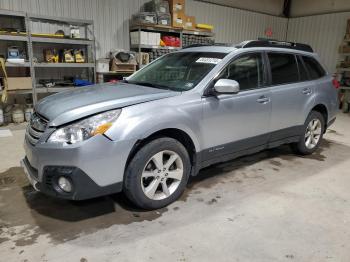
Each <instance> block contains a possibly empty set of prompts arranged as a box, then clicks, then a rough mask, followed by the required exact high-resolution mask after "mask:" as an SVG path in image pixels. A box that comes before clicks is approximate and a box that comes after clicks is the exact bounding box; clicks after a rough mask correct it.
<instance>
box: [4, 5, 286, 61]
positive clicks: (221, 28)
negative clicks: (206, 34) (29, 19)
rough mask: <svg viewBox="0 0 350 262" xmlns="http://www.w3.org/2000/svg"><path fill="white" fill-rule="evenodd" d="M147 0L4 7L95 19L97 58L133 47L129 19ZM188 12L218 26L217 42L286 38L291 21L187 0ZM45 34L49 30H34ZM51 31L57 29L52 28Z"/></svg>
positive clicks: (39, 28) (6, 6) (202, 20)
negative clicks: (268, 32) (267, 33)
mask: <svg viewBox="0 0 350 262" xmlns="http://www.w3.org/2000/svg"><path fill="white" fill-rule="evenodd" d="M144 2H147V0H0V8H2V9H10V10H16V11H25V12H30V13H35V14H41V15H52V16H61V17H74V18H80V19H92V20H94V23H95V36H96V45H97V57H98V58H99V57H102V56H105V54H106V53H107V52H109V51H110V50H111V49H113V48H114V49H116V48H123V49H128V48H129V35H128V33H129V19H130V17H131V15H132V14H134V13H136V12H137V11H139V10H140V7H141V6H142V4H143V3H144ZM186 4H187V6H186V10H187V11H186V12H187V14H188V15H194V16H196V18H197V21H198V22H205V23H211V24H213V25H214V26H215V32H216V41H217V42H232V43H238V42H240V41H243V40H247V39H254V38H257V37H259V36H262V37H263V36H264V32H265V29H266V28H271V29H272V31H273V38H278V39H284V37H285V30H286V25H287V19H285V18H280V17H274V16H269V15H264V14H257V13H254V12H249V11H243V10H238V9H234V8H229V7H223V6H218V5H213V4H208V3H202V2H197V1H193V0H187V3H186ZM34 28H35V29H36V30H38V31H45V30H46V29H47V26H46V27H45V26H44V27H37V26H35V27H34ZM51 29H52V30H51V32H53V31H55V30H56V28H53V27H51Z"/></svg>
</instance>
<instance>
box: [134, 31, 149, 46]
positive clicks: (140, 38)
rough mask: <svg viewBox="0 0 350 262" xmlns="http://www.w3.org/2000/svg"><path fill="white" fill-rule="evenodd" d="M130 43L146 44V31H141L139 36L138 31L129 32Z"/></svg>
mask: <svg viewBox="0 0 350 262" xmlns="http://www.w3.org/2000/svg"><path fill="white" fill-rule="evenodd" d="M130 42H131V45H148V32H143V31H141V36H140V35H139V32H138V31H137V32H131V33H130Z"/></svg>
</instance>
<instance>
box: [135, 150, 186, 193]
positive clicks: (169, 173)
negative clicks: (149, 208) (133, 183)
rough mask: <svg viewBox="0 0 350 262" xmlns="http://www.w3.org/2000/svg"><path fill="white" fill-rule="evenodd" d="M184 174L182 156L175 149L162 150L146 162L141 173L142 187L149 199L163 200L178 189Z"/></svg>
mask: <svg viewBox="0 0 350 262" xmlns="http://www.w3.org/2000/svg"><path fill="white" fill-rule="evenodd" d="M183 175H184V167H183V162H182V159H181V157H180V156H179V155H178V154H177V153H175V152H174V151H170V150H164V151H160V152H158V153H157V154H155V155H154V156H152V157H151V158H150V159H149V160H148V162H147V163H146V166H145V167H144V169H143V172H142V175H141V187H142V190H143V192H144V194H145V195H146V196H147V197H148V198H149V199H152V200H162V199H165V198H168V197H169V196H170V195H171V194H173V193H174V192H175V191H176V189H177V188H178V187H179V185H180V183H181V181H182V178H183Z"/></svg>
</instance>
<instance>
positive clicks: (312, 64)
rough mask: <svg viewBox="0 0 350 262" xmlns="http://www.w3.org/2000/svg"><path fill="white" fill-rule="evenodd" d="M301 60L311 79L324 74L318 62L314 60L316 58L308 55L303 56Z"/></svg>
mask: <svg viewBox="0 0 350 262" xmlns="http://www.w3.org/2000/svg"><path fill="white" fill-rule="evenodd" d="M303 60H304V63H305V66H306V68H307V71H308V72H309V76H310V78H311V79H317V78H321V77H322V76H324V75H325V74H326V72H325V71H324V69H323V68H322V66H321V65H320V63H319V62H317V61H316V59H314V58H312V57H308V56H303Z"/></svg>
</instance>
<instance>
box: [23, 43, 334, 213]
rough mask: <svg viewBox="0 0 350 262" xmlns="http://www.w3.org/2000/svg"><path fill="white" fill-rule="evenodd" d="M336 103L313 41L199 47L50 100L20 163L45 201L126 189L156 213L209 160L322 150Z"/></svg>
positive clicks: (30, 130) (38, 113)
mask: <svg viewBox="0 0 350 262" xmlns="http://www.w3.org/2000/svg"><path fill="white" fill-rule="evenodd" d="M337 108H338V101H337V95H336V89H335V88H334V87H333V85H332V77H331V75H330V74H329V73H327V71H326V70H325V69H324V67H323V66H322V65H321V63H320V62H319V58H318V56H317V55H316V54H315V53H314V52H313V50H312V48H311V47H310V46H308V45H305V44H297V43H290V42H277V41H259V40H251V41H245V42H242V43H241V44H239V45H236V46H197V47H190V48H185V49H182V50H179V51H177V52H173V53H170V54H168V55H165V56H163V57H161V58H159V59H157V60H155V61H153V62H152V63H150V64H149V65H147V66H146V67H144V68H142V69H141V70H139V71H137V72H135V73H134V74H133V75H131V76H130V77H128V78H127V79H126V80H124V81H122V82H119V83H111V84H110V83H106V84H99V85H94V86H91V87H81V88H76V89H75V90H73V91H67V92H62V93H58V94H55V95H52V96H49V97H46V98H44V99H42V100H41V101H40V102H39V103H38V104H37V105H36V106H35V112H34V114H33V116H32V118H31V121H30V123H29V125H28V127H27V131H26V135H25V142H24V148H25V153H26V156H25V158H24V159H23V160H22V162H21V163H22V166H23V167H24V170H25V173H26V175H27V177H28V179H29V181H30V182H31V184H32V185H33V187H34V188H35V189H36V190H38V191H41V192H43V193H45V194H47V195H51V196H54V197H58V198H64V199H70V200H82V199H88V198H93V197H97V196H102V195H108V194H112V193H116V192H121V191H123V192H124V193H125V194H126V196H127V197H128V198H129V199H130V200H131V201H132V202H133V203H134V204H136V205H137V206H139V207H141V208H144V209H156V208H160V207H164V206H166V205H168V204H170V203H171V202H173V201H175V200H176V199H177V198H179V197H180V195H181V194H182V193H183V191H184V189H185V187H186V184H187V181H188V179H189V177H190V176H195V175H197V174H198V173H199V170H200V169H202V168H204V167H207V166H209V165H212V164H215V163H219V162H223V161H227V160H230V159H234V158H237V157H239V156H242V155H246V154H252V153H255V152H258V151H261V150H264V149H268V148H272V147H276V146H279V145H282V144H290V145H291V146H292V148H293V149H294V150H295V151H296V152H297V153H299V154H311V153H313V152H314V151H315V150H316V149H317V148H318V146H319V145H320V142H321V140H322V136H323V134H324V133H325V130H326V129H327V127H328V126H329V125H331V124H332V123H333V122H334V120H335V117H336V113H337Z"/></svg>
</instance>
